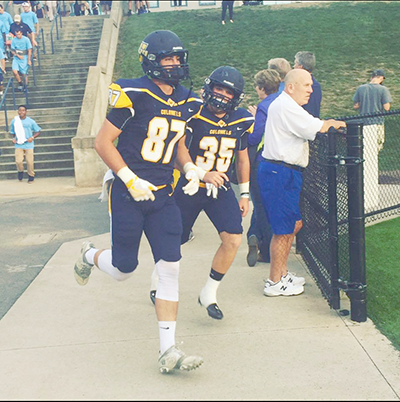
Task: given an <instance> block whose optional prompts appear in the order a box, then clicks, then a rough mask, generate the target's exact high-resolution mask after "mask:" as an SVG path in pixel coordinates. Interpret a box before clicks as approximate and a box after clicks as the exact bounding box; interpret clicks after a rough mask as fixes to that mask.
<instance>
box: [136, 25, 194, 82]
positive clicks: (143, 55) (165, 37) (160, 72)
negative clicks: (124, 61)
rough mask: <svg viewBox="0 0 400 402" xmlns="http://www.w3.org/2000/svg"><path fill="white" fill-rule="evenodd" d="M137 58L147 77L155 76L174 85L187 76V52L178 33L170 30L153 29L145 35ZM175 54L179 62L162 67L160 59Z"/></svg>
mask: <svg viewBox="0 0 400 402" xmlns="http://www.w3.org/2000/svg"><path fill="white" fill-rule="evenodd" d="M138 52H139V60H140V63H141V64H142V68H143V71H144V73H145V74H146V75H147V76H148V77H149V78H157V79H159V80H162V81H165V82H167V83H170V84H173V85H176V84H177V83H178V82H179V81H180V80H185V79H187V78H189V64H188V58H189V52H188V51H187V50H186V49H184V48H183V44H182V42H181V40H180V39H179V37H178V35H176V34H175V33H173V32H171V31H162V30H160V31H154V32H152V33H150V34H149V35H147V36H146V37H145V38H144V39H143V41H142V43H141V44H140V46H139V50H138ZM174 55H177V56H178V57H179V59H180V62H181V64H180V65H179V66H173V67H167V68H165V67H162V66H161V65H160V61H161V60H162V59H163V58H164V57H167V56H174Z"/></svg>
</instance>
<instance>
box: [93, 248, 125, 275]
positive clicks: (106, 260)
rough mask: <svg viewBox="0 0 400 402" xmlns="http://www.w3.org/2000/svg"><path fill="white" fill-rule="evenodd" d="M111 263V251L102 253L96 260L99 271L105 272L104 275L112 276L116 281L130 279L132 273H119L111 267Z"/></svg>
mask: <svg viewBox="0 0 400 402" xmlns="http://www.w3.org/2000/svg"><path fill="white" fill-rule="evenodd" d="M111 261H112V255H111V250H104V251H102V252H101V254H100V255H99V258H98V267H99V269H100V270H101V271H103V272H105V273H106V274H108V275H110V276H112V277H113V278H114V279H116V280H117V281H124V280H126V279H128V278H130V277H131V275H132V274H133V272H129V273H125V272H121V271H120V270H119V269H118V268H116V267H114V265H112V263H111ZM88 262H89V261H88Z"/></svg>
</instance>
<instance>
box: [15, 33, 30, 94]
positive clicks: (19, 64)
mask: <svg viewBox="0 0 400 402" xmlns="http://www.w3.org/2000/svg"><path fill="white" fill-rule="evenodd" d="M15 34H16V36H15V38H14V39H13V40H12V41H11V53H12V54H13V55H14V58H13V62H12V72H13V74H14V77H15V79H16V80H17V83H18V90H20V91H22V90H23V89H24V83H25V85H26V86H27V85H28V70H29V66H31V65H32V61H31V57H32V44H31V41H30V40H29V39H28V38H27V37H26V36H23V35H22V31H21V30H20V29H17V30H16V32H15ZM20 74H21V75H22V78H21V76H20Z"/></svg>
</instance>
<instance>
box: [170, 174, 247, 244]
mask: <svg viewBox="0 0 400 402" xmlns="http://www.w3.org/2000/svg"><path fill="white" fill-rule="evenodd" d="M186 184H187V180H186V179H185V178H184V177H181V178H180V179H179V181H178V184H177V186H176V189H175V193H174V198H175V200H176V203H177V204H178V206H179V209H180V210H181V214H182V224H183V233H182V244H183V243H186V242H187V241H188V239H189V233H190V231H191V229H192V227H193V225H194V223H195V221H196V219H197V217H198V216H199V214H200V212H201V211H204V212H205V213H206V215H207V216H208V218H209V219H210V221H211V222H212V224H213V225H214V226H215V228H216V229H217V231H218V233H221V232H227V233H231V234H241V233H243V227H242V214H241V212H240V208H239V204H238V201H237V199H236V196H235V193H234V192H233V190H232V188H230V187H229V188H228V190H227V191H225V190H223V189H219V190H218V198H216V199H214V198H212V197H208V196H207V190H206V189H205V188H202V187H200V188H199V191H198V192H197V193H196V194H195V195H192V196H190V195H187V194H185V193H184V192H183V190H182V187H184V186H185V185H186Z"/></svg>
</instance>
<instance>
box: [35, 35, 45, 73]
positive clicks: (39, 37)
mask: <svg viewBox="0 0 400 402" xmlns="http://www.w3.org/2000/svg"><path fill="white" fill-rule="evenodd" d="M40 40H42V52H43V54H46V45H45V43H44V31H43V28H40V31H39V35H38V36H37V43H38V47H39V43H40ZM38 60H39V58H38ZM39 68H40V63H39Z"/></svg>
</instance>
